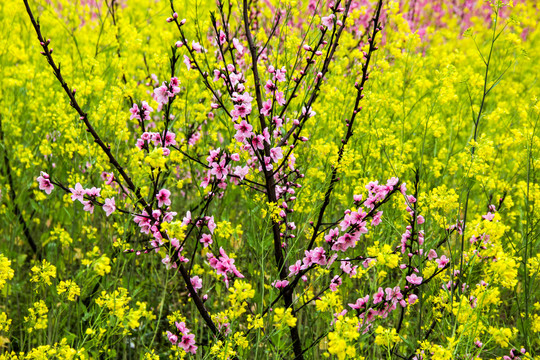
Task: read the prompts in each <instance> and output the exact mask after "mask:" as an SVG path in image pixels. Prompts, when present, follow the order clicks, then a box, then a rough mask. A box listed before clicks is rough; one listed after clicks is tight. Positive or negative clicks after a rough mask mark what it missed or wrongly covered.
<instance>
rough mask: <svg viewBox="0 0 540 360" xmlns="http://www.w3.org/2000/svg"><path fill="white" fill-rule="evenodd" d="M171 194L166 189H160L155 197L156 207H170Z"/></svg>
mask: <svg viewBox="0 0 540 360" xmlns="http://www.w3.org/2000/svg"><path fill="white" fill-rule="evenodd" d="M170 196H171V192H170V191H169V190H167V189H161V190H159V192H158V193H157V195H156V199H157V201H158V207H162V206H163V205H165V206H170V205H171V199H170Z"/></svg>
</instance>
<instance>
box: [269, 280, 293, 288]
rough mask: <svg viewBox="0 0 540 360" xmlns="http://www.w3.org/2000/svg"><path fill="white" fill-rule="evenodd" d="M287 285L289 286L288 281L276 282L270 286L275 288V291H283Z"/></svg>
mask: <svg viewBox="0 0 540 360" xmlns="http://www.w3.org/2000/svg"><path fill="white" fill-rule="evenodd" d="M287 285H289V281H288V280H276V281H274V282H273V283H272V286H273V287H275V288H276V289H283V288H285V287H286V286H287Z"/></svg>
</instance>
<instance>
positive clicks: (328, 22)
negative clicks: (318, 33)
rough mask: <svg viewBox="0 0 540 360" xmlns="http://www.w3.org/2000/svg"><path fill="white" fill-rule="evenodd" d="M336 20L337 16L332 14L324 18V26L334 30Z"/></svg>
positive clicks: (322, 19)
mask: <svg viewBox="0 0 540 360" xmlns="http://www.w3.org/2000/svg"><path fill="white" fill-rule="evenodd" d="M335 18H336V15H334V14H330V15H328V16H325V17H322V18H321V22H322V24H323V25H324V26H326V27H327V28H328V30H332V28H333V27H334V19H335Z"/></svg>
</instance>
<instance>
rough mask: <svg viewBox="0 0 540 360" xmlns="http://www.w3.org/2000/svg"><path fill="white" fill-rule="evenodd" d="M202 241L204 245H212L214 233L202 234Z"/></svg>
mask: <svg viewBox="0 0 540 360" xmlns="http://www.w3.org/2000/svg"><path fill="white" fill-rule="evenodd" d="M200 241H201V243H202V244H203V245H204V247H208V245H212V242H213V241H212V235H209V234H202V237H201V240H200Z"/></svg>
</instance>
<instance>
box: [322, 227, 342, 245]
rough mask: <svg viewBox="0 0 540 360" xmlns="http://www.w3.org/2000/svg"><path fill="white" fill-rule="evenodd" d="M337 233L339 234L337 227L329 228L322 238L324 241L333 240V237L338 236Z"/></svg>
mask: <svg viewBox="0 0 540 360" xmlns="http://www.w3.org/2000/svg"><path fill="white" fill-rule="evenodd" d="M338 235H339V229H338V228H333V229H330V231H329V232H328V234H327V235H325V236H324V240H325V241H326V242H332V241H334V239H336V238H337V237H338Z"/></svg>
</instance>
